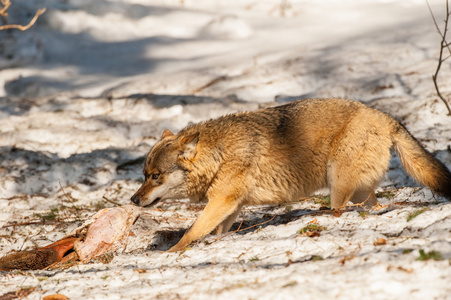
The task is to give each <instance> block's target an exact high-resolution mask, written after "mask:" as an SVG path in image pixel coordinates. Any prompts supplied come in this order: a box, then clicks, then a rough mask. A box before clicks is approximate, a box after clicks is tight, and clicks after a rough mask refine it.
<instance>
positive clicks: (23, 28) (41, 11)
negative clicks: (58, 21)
mask: <svg viewBox="0 0 451 300" xmlns="http://www.w3.org/2000/svg"><path fill="white" fill-rule="evenodd" d="M7 8H8V7H7V6H5V7H4V8H3V9H2V10H1V11H0V12H1V15H2V16H5V14H6V9H7ZM45 11H46V9H45V8H40V9H38V11H37V12H36V14H35V15H34V17H33V19H31V21H30V23H28V25H25V26H24V25H17V24H7V25H2V26H0V30H5V29H19V30H20V31H25V30H27V29H29V28H30V27H31V26H33V25H34V23H36V20H37V19H38V18H39V16H40V15H42V14H43V13H45Z"/></svg>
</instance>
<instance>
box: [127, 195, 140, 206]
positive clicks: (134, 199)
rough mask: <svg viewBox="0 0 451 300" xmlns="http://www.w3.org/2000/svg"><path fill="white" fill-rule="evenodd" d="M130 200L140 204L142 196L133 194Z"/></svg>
mask: <svg viewBox="0 0 451 300" xmlns="http://www.w3.org/2000/svg"><path fill="white" fill-rule="evenodd" d="M130 200H131V201H132V202H133V203H135V204H136V205H139V204H140V203H141V198H140V197H139V195H133V196H132V197H131V199H130Z"/></svg>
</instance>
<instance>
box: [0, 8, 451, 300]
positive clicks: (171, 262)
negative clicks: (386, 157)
mask: <svg viewBox="0 0 451 300" xmlns="http://www.w3.org/2000/svg"><path fill="white" fill-rule="evenodd" d="M429 2H430V4H431V7H432V9H433V11H434V13H435V14H436V18H437V20H438V21H439V25H440V24H442V23H440V22H441V20H442V19H443V16H444V3H443V2H444V1H440V0H435V1H433V0H430V1H429ZM40 7H46V8H47V12H46V13H45V14H44V15H43V16H41V18H40V19H39V20H38V22H37V24H36V25H35V26H34V27H32V28H31V29H30V30H28V31H26V32H18V31H17V32H16V31H0V255H2V256H3V255H5V254H7V253H10V252H11V251H14V250H21V249H22V250H24V249H30V248H34V247H37V246H44V245H47V244H50V243H51V242H53V241H56V240H58V239H59V238H61V237H63V236H65V235H66V234H67V233H69V232H70V231H71V230H73V229H74V228H76V227H77V226H79V225H80V224H81V223H82V221H84V220H86V219H87V218H88V217H89V216H91V215H93V214H94V213H95V212H96V211H98V210H99V209H100V208H103V207H112V206H113V205H114V204H112V203H111V202H109V201H108V200H111V201H115V202H117V203H120V204H128V203H129V202H130V200H129V199H130V197H131V195H132V194H133V193H134V192H135V191H136V190H137V189H138V187H139V186H140V180H141V177H142V175H141V173H142V163H143V161H142V157H143V156H144V155H146V154H147V152H148V151H149V149H150V148H151V146H152V145H153V144H154V143H155V142H156V141H157V140H158V138H159V137H160V135H161V133H162V132H163V130H164V129H166V128H168V129H170V130H172V131H178V130H180V129H181V128H183V127H184V126H186V125H187V124H189V123H190V122H199V121H202V120H206V119H209V118H214V117H218V116H220V115H223V114H227V113H232V112H236V111H240V110H255V109H258V108H260V107H266V106H270V105H276V104H278V103H284V102H287V101H292V100H295V99H303V98H311V97H343V98H349V99H354V100H358V101H363V102H365V103H367V104H368V105H370V106H371V107H375V108H378V109H381V110H383V111H385V112H388V113H390V114H391V115H393V116H394V117H395V118H397V119H399V120H400V121H402V122H403V124H404V125H405V126H406V127H407V128H408V129H409V130H410V131H411V133H412V134H414V135H415V136H416V137H417V138H418V139H419V141H420V142H421V143H422V144H423V145H424V146H425V147H426V148H427V149H428V150H429V151H431V152H433V153H434V155H435V156H436V157H437V158H439V159H440V160H441V161H442V162H443V163H444V164H446V165H447V166H448V168H451V152H450V148H451V117H449V116H447V115H446V109H445V107H444V105H443V103H442V102H441V101H440V100H438V97H437V96H436V93H435V90H434V86H433V83H432V80H431V76H432V74H433V73H434V71H435V68H436V64H437V57H438V50H439V48H438V47H439V42H440V37H439V36H438V34H437V33H436V30H435V27H434V25H433V22H432V19H431V17H430V14H429V11H428V9H427V6H426V4H425V2H424V1H421V0H415V1H414V0H404V1H401V0H398V1H396V0H390V1H382V0H380V1H378V0H365V1H357V0H341V1H338V0H323V1H313V0H298V1H288V0H287V1H276V0H268V1H253V0H252V1H251V0H242V1H225V0H217V1H200V0H198V1H192V0H183V1H180V0H177V1H175V0H155V1H143V0H123V1H113V0H110V1H87V0H67V1H56V0H40V1H13V4H12V6H11V8H10V9H9V15H10V16H9V19H8V20H9V21H10V22H11V23H20V24H25V23H27V22H28V20H29V18H30V16H32V15H33V14H34V12H35V11H36V9H37V8H40ZM449 78H451V64H450V63H449V62H448V61H447V62H446V63H444V64H443V66H442V71H441V73H440V86H441V89H442V92H443V93H444V95H446V96H447V97H448V98H449V99H451V85H450V84H449ZM61 187H62V188H61ZM378 192H380V194H378V195H379V201H380V202H381V203H382V204H383V205H388V206H387V207H386V208H384V209H382V210H380V211H378V212H372V213H370V214H365V213H363V212H358V211H350V212H345V213H343V214H342V215H341V216H340V217H334V216H333V215H331V214H330V213H329V212H328V211H323V210H320V206H321V205H320V204H318V203H316V202H318V201H316V202H315V201H314V200H310V201H300V202H298V203H289V204H286V205H280V206H256V207H248V208H246V209H245V210H244V213H242V214H240V216H239V217H238V220H237V223H236V224H235V227H234V229H237V227H238V226H239V224H240V222H241V221H242V220H243V219H244V221H243V224H242V228H243V227H249V226H253V225H257V224H260V223H263V222H266V221H269V222H267V223H264V224H261V225H257V226H255V227H252V228H250V229H248V230H245V231H240V232H235V233H232V234H229V235H226V236H223V237H217V236H212V235H211V236H208V237H206V238H205V239H204V240H202V241H200V242H199V243H197V244H195V245H193V246H192V247H191V249H189V250H187V251H185V252H183V253H166V252H164V250H167V249H168V248H169V247H170V246H171V245H173V244H175V243H176V242H177V241H178V239H179V238H180V237H181V235H182V231H179V230H181V229H186V228H188V227H189V226H190V225H191V224H192V223H193V222H194V220H195V219H196V218H197V216H199V214H200V212H201V210H202V208H203V206H202V205H201V204H191V203H189V202H188V201H187V200H182V201H167V202H164V203H162V204H160V205H159V206H157V207H156V208H148V209H145V210H144V213H143V215H142V217H141V218H140V219H139V220H138V222H137V223H136V224H135V225H134V226H133V227H132V231H133V233H134V236H133V237H130V238H129V241H128V246H127V248H126V249H125V251H124V252H123V253H117V254H116V255H115V257H114V258H113V260H112V261H111V262H109V263H106V264H104V263H101V262H94V263H90V264H85V265H77V266H74V267H71V268H69V269H66V270H54V271H29V272H12V273H7V272H3V273H0V296H1V295H3V294H5V293H8V292H12V291H16V290H19V289H21V288H24V287H30V286H31V287H36V290H35V291H34V292H33V293H31V294H30V295H29V296H28V299H41V298H42V297H43V296H45V295H49V294H55V293H60V294H64V295H66V296H68V297H70V298H71V299H106V298H107V299H121V298H127V299H142V298H144V299H154V298H155V299H179V298H181V299H256V298H258V299H384V300H385V299H449V298H451V296H450V295H451V287H450V285H449V278H451V266H450V261H451V232H450V228H451V204H449V203H448V202H447V201H446V200H445V199H444V198H438V197H436V196H434V195H433V194H432V193H431V192H430V191H429V190H428V189H426V188H422V187H419V186H418V185H417V184H416V183H415V182H414V181H413V180H412V179H410V178H409V177H408V176H407V175H406V173H405V172H404V171H403V169H402V167H401V165H400V162H399V159H398V158H397V157H396V156H394V157H393V159H392V161H391V166H390V171H389V172H388V174H387V176H386V177H385V179H384V180H383V182H382V183H381V188H379V189H378ZM324 193H325V194H327V191H324ZM384 194H385V195H388V197H384ZM106 199H107V200H106ZM424 208H426V210H424V212H422V213H421V214H419V215H418V216H417V217H415V218H413V219H412V220H410V221H408V216H409V215H410V214H412V213H414V212H416V211H419V210H422V209H424ZM52 209H53V212H54V213H55V212H56V221H55V220H53V221H52V220H51V221H47V223H46V224H42V223H41V222H39V221H40V220H41V219H43V218H45V217H49V215H50V212H51V211H52ZM55 209H58V210H55ZM273 216H274V219H272V220H271V218H272V217H273ZM309 222H314V223H315V222H316V224H318V225H320V226H323V227H325V228H326V229H324V230H323V231H322V232H321V233H320V236H319V237H307V236H302V235H300V234H298V233H297V232H298V231H299V230H300V229H302V228H304V227H305V226H307V225H308V223H309ZM13 223H18V225H16V226H11V225H12V224H13ZM378 239H384V240H386V244H385V245H377V244H376V245H375V242H376V241H377V240H378ZM419 250H424V251H425V252H426V253H428V252H430V251H438V252H439V253H440V254H441V255H442V256H443V260H437V261H436V260H427V261H420V260H417V258H418V257H420V254H419Z"/></svg>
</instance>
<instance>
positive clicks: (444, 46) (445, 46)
mask: <svg viewBox="0 0 451 300" xmlns="http://www.w3.org/2000/svg"><path fill="white" fill-rule="evenodd" d="M426 3H427V6H428V8H429V12H430V13H431V16H432V20H433V21H434V25H435V28H436V29H437V32H438V34H439V35H440V36H441V37H442V40H441V41H440V53H439V57H438V64H437V69H436V70H435V74H434V75H432V81H433V82H434V87H435V90H436V92H437V95H438V97H439V98H440V100H442V101H443V103H444V104H445V106H446V108H447V109H448V115H449V116H451V108H450V106H449V103H448V101H447V99H446V98H445V97H444V96H443V95H442V93H441V92H440V89H439V87H438V83H437V78H438V75H439V72H440V68H441V67H442V63H443V62H444V61H445V60H446V59H447V58H448V57H449V56H448V57H446V58H443V50H444V49H448V51H449V53H450V54H451V48H450V43H448V42H447V41H446V34H447V33H448V21H449V18H450V16H451V11H450V9H449V1H448V0H446V17H445V28H444V30H443V33H442V32H441V30H440V27H439V26H438V24H437V20H436V19H435V16H434V13H433V12H432V9H431V6H430V5H429V2H428V1H427V0H426Z"/></svg>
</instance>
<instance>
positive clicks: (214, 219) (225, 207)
mask: <svg viewBox="0 0 451 300" xmlns="http://www.w3.org/2000/svg"><path fill="white" fill-rule="evenodd" d="M239 200H240V199H238V198H236V197H232V196H229V197H226V198H225V199H224V198H223V197H221V198H213V197H212V198H211V199H210V200H209V201H208V204H207V206H206V207H205V209H204V210H203V212H202V213H201V215H200V216H199V218H198V219H197V220H196V221H195V222H194V224H193V226H192V227H191V228H190V229H189V230H188V232H187V233H185V235H184V236H183V237H182V239H181V240H180V241H179V242H178V243H177V244H176V245H175V246H174V247H172V248H171V249H169V250H168V251H169V252H175V251H180V250H183V249H185V248H186V247H187V246H188V245H189V244H191V243H192V242H194V241H197V240H199V239H201V238H203V237H204V236H206V235H207V234H209V233H210V232H212V231H213V229H215V228H216V227H218V225H220V224H221V223H222V222H223V221H224V220H226V219H228V217H230V216H231V215H235V213H236V211H237V210H239V208H240V207H241V205H240V201H239ZM234 217H235V218H236V215H235V216H234ZM227 225H228V224H227Z"/></svg>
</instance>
